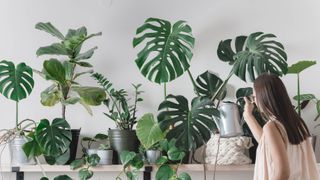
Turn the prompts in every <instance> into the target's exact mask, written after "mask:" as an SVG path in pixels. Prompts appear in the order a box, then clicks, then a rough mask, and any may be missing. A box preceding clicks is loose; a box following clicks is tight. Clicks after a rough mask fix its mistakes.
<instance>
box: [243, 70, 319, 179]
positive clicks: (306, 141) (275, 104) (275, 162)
mask: <svg viewBox="0 0 320 180" xmlns="http://www.w3.org/2000/svg"><path fill="white" fill-rule="evenodd" d="M253 88H254V92H253V96H252V97H253V98H252V99H254V100H251V101H250V100H249V99H248V98H247V97H245V98H244V99H245V102H246V104H245V110H244V113H243V116H244V119H245V121H246V122H247V124H248V126H249V128H250V130H251V131H252V133H253V135H254V137H255V139H256V140H257V142H259V145H258V149H257V155H256V165H255V170H254V180H287V179H288V180H319V179H320V177H319V172H318V170H317V165H316V160H315V156H314V151H313V149H312V145H311V138H310V132H309V130H308V128H307V126H306V124H305V123H304V122H303V120H302V119H301V118H300V117H299V115H298V114H297V113H296V111H295V110H294V108H293V106H292V104H291V101H290V98H289V96H288V93H287V90H286V88H285V86H284V84H283V83H282V81H281V80H280V78H279V77H277V76H276V75H272V74H262V75H260V76H259V77H258V78H257V79H256V80H255V81H254V84H253ZM254 104H256V106H257V108H258V110H259V111H260V113H261V115H262V116H263V118H264V119H265V120H266V121H267V123H266V124H265V125H264V126H263V128H262V127H261V126H260V125H259V124H258V122H257V121H256V119H255V117H254V116H253V115H252V110H253V108H254Z"/></svg>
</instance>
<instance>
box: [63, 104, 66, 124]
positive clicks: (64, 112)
mask: <svg viewBox="0 0 320 180" xmlns="http://www.w3.org/2000/svg"><path fill="white" fill-rule="evenodd" d="M62 119H64V120H66V105H64V104H62Z"/></svg>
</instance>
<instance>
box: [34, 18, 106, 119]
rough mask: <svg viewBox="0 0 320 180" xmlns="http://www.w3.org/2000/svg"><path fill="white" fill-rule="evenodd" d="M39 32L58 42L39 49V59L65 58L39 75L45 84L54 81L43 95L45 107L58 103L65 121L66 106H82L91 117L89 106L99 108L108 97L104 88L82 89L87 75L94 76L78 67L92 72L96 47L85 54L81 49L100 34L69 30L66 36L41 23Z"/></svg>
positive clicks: (50, 63) (46, 66)
mask: <svg viewBox="0 0 320 180" xmlns="http://www.w3.org/2000/svg"><path fill="white" fill-rule="evenodd" d="M35 28H36V29H38V30H41V31H44V32H47V33H49V34H50V35H52V36H54V37H57V38H58V39H59V41H58V42H55V43H53V44H51V45H49V46H44V47H40V48H39V49H38V50H37V55H38V56H42V55H55V56H64V58H63V59H61V60H58V59H56V58H50V59H48V60H45V61H44V63H43V70H42V72H39V71H37V72H38V73H39V74H40V75H41V76H42V77H44V78H45V79H46V80H51V81H52V82H53V84H52V85H51V86H50V87H48V88H47V89H45V90H44V91H43V92H42V93H41V103H42V104H43V105H44V106H54V105H56V104H57V103H60V104H61V105H62V117H63V118H64V119H65V118H66V117H65V116H66V106H67V105H72V104H76V103H80V104H81V105H83V106H84V108H85V109H86V110H87V111H88V112H89V113H90V114H92V111H91V108H90V106H97V105H100V104H101V102H102V101H104V100H105V99H106V94H105V92H104V90H103V89H102V88H98V87H90V86H82V85H80V83H78V82H76V81H77V80H78V78H79V77H80V76H82V75H84V74H88V73H92V70H91V69H90V70H85V71H80V69H78V67H81V68H90V67H92V65H91V63H90V62H88V60H89V59H90V58H91V57H92V55H93V54H94V51H95V50H96V49H97V47H93V48H91V49H89V50H87V51H85V52H81V49H82V45H83V43H84V42H85V41H87V40H88V39H90V38H92V37H95V36H100V35H101V33H95V34H88V33H87V29H86V27H80V28H78V29H69V30H68V33H67V34H66V35H63V34H62V33H61V32H60V31H59V30H58V29H57V28H55V27H54V26H53V25H52V24H51V23H49V22H48V23H42V22H40V23H38V24H37V25H36V27H35Z"/></svg>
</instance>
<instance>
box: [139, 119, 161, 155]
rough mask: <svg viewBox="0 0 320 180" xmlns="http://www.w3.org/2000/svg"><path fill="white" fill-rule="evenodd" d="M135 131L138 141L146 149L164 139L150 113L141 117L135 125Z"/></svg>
mask: <svg viewBox="0 0 320 180" xmlns="http://www.w3.org/2000/svg"><path fill="white" fill-rule="evenodd" d="M136 131H137V136H138V138H139V141H140V142H141V144H142V145H143V146H144V147H145V148H146V149H149V148H151V147H152V145H154V144H155V143H157V142H159V141H161V140H162V139H164V133H162V131H161V129H160V127H159V124H158V122H157V120H156V119H154V116H153V114H151V113H149V114H145V115H143V116H142V118H141V119H140V120H139V121H138V123H137V130H136Z"/></svg>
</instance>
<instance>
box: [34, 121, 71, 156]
mask: <svg viewBox="0 0 320 180" xmlns="http://www.w3.org/2000/svg"><path fill="white" fill-rule="evenodd" d="M35 137H36V140H37V142H38V143H39V145H40V147H41V148H42V149H43V150H44V152H45V153H46V154H45V155H46V156H51V157H58V156H60V155H62V154H63V153H64V152H66V151H67V150H68V148H69V144H70V142H71V131H70V126H69V124H68V122H67V121H65V120H64V119H62V118H56V119H54V120H53V121H52V123H51V124H50V122H49V121H48V120H47V119H42V120H41V121H40V124H39V125H38V126H37V128H36V131H35Z"/></svg>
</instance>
